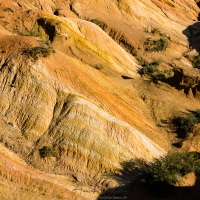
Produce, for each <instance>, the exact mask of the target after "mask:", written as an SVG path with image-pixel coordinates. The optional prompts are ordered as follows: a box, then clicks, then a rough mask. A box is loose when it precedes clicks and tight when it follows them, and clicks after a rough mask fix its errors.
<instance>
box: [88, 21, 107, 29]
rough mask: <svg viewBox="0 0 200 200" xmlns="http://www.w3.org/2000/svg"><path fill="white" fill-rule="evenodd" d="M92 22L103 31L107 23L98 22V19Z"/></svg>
mask: <svg viewBox="0 0 200 200" xmlns="http://www.w3.org/2000/svg"><path fill="white" fill-rule="evenodd" d="M90 22H92V23H94V24H96V25H97V26H99V27H100V28H101V29H103V28H104V26H105V23H104V22H102V21H100V20H98V19H91V20H90Z"/></svg>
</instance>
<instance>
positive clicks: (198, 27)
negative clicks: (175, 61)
mask: <svg viewBox="0 0 200 200" xmlns="http://www.w3.org/2000/svg"><path fill="white" fill-rule="evenodd" d="M183 34H184V35H186V37H187V38H188V42H189V47H190V48H191V49H195V50H196V51H197V52H200V22H197V23H194V24H192V25H190V26H188V27H187V28H186V29H185V30H184V31H183Z"/></svg>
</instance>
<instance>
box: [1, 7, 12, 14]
mask: <svg viewBox="0 0 200 200" xmlns="http://www.w3.org/2000/svg"><path fill="white" fill-rule="evenodd" d="M3 11H4V12H12V13H14V10H13V9H12V8H4V9H3Z"/></svg>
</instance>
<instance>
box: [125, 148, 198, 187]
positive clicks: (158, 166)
mask: <svg viewBox="0 0 200 200" xmlns="http://www.w3.org/2000/svg"><path fill="white" fill-rule="evenodd" d="M122 167H123V169H124V170H125V171H126V172H127V171H128V173H129V174H133V173H135V171H136V170H137V171H138V172H139V174H140V175H142V178H143V179H145V181H146V182H148V183H151V184H152V183H154V182H164V183H167V184H176V183H177V182H178V180H179V178H180V177H183V176H185V175H186V174H188V173H190V172H196V173H199V172H200V159H199V156H198V154H196V153H189V152H169V153H168V154H167V155H166V156H164V157H160V158H156V159H154V160H153V161H152V162H150V163H147V162H146V161H144V160H142V159H136V160H131V161H128V162H125V163H122Z"/></svg>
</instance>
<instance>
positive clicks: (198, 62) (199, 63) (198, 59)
mask: <svg viewBox="0 0 200 200" xmlns="http://www.w3.org/2000/svg"><path fill="white" fill-rule="evenodd" d="M190 61H191V63H192V65H193V67H195V68H197V69H200V56H199V55H197V56H194V57H193V59H191V60H190Z"/></svg>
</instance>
